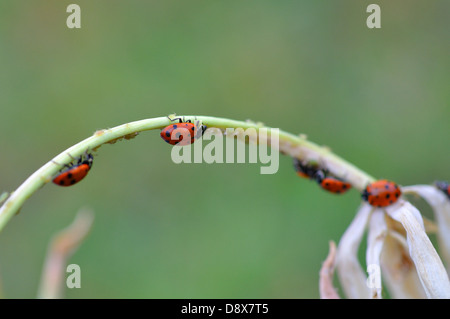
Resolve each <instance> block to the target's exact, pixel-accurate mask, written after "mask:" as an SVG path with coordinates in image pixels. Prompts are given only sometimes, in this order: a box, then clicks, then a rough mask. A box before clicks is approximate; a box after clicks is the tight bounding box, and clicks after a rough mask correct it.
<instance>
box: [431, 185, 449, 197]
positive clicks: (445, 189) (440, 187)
mask: <svg viewBox="0 0 450 319" xmlns="http://www.w3.org/2000/svg"><path fill="white" fill-rule="evenodd" d="M434 185H436V187H437V188H438V189H440V190H441V191H443V192H444V194H445V195H447V197H448V198H449V199H450V183H449V182H444V181H438V182H435V183H434Z"/></svg>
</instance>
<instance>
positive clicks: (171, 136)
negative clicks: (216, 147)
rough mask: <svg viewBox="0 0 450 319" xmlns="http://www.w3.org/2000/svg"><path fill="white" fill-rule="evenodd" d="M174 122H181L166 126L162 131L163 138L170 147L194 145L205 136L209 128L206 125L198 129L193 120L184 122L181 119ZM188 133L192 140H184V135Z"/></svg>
mask: <svg viewBox="0 0 450 319" xmlns="http://www.w3.org/2000/svg"><path fill="white" fill-rule="evenodd" d="M174 120H179V123H177V124H171V125H169V126H166V127H165V128H164V129H163V130H162V131H161V138H162V139H163V140H164V141H166V142H167V143H169V144H170V145H177V146H183V145H189V144H192V143H194V142H195V140H196V139H198V138H200V137H202V136H203V134H204V133H205V131H206V128H207V127H206V125H201V126H200V127H198V123H197V125H195V124H194V123H192V121H191V120H187V121H183V120H182V119H181V118H176V119H174ZM186 130H187V131H186ZM187 133H189V136H190V137H191V138H190V139H186V140H183V138H184V135H185V134H187Z"/></svg>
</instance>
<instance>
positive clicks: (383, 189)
mask: <svg viewBox="0 0 450 319" xmlns="http://www.w3.org/2000/svg"><path fill="white" fill-rule="evenodd" d="M401 195H402V191H401V190H400V187H399V186H398V185H397V184H396V183H394V182H391V181H388V180H386V179H382V180H378V181H376V182H373V183H371V184H369V185H367V187H366V188H365V189H364V191H363V192H362V194H361V196H362V198H363V200H365V201H367V202H368V203H369V204H370V205H372V206H375V207H386V206H389V205H392V204H394V203H395V202H396V201H397V200H398V199H399V198H400V196H401Z"/></svg>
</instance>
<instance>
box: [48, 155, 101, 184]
mask: <svg viewBox="0 0 450 319" xmlns="http://www.w3.org/2000/svg"><path fill="white" fill-rule="evenodd" d="M93 161H94V157H93V156H92V154H86V158H84V159H83V156H80V158H79V159H78V162H77V163H76V164H73V165H66V166H67V170H65V171H63V172H62V173H60V174H59V175H58V176H56V177H55V178H54V179H53V183H55V184H56V185H59V186H72V185H74V184H76V183H78V182H79V181H81V180H82V179H83V178H85V177H86V175H87V173H88V172H89V170H90V169H91V167H92V163H93Z"/></svg>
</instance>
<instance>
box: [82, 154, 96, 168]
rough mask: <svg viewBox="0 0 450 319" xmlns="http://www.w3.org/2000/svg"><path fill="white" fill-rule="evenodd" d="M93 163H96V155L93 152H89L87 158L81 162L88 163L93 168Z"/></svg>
mask: <svg viewBox="0 0 450 319" xmlns="http://www.w3.org/2000/svg"><path fill="white" fill-rule="evenodd" d="M92 163H94V156H93V155H92V154H91V153H87V154H86V158H85V159H84V160H83V161H82V162H81V164H87V165H89V168H91V167H92Z"/></svg>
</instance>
